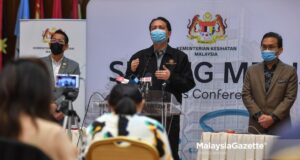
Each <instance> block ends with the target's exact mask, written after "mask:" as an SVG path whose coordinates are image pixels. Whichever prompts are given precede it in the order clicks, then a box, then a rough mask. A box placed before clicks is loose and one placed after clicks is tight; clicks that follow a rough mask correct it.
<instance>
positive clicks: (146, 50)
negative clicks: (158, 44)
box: [131, 46, 153, 59]
mask: <svg viewBox="0 0 300 160" xmlns="http://www.w3.org/2000/svg"><path fill="white" fill-rule="evenodd" d="M152 52H153V47H152V46H151V47H149V48H145V49H142V50H139V51H138V52H136V53H135V54H133V55H132V56H131V58H132V59H135V58H139V57H142V56H145V53H146V54H147V53H148V54H150V53H152Z"/></svg>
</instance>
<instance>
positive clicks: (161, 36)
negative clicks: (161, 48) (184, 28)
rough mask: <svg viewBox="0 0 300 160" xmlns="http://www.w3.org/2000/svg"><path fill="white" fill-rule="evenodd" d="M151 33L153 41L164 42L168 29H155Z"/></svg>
mask: <svg viewBox="0 0 300 160" xmlns="http://www.w3.org/2000/svg"><path fill="white" fill-rule="evenodd" d="M150 34H151V39H152V41H153V43H162V42H164V41H165V40H166V39H167V35H166V31H164V30H162V29H155V30H153V31H151V33H150Z"/></svg>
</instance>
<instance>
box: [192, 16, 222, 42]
mask: <svg viewBox="0 0 300 160" xmlns="http://www.w3.org/2000/svg"><path fill="white" fill-rule="evenodd" d="M187 28H188V30H189V34H188V38H189V39H191V40H196V41H197V42H198V43H199V44H200V43H206V44H213V43H216V41H217V40H224V39H225V38H226V37H227V36H226V31H225V30H226V28H227V24H226V19H225V20H224V21H223V18H222V16H221V15H219V14H216V15H215V18H214V19H213V18H212V14H211V13H210V12H206V13H204V15H203V19H201V17H200V15H195V16H194V18H193V20H192V21H191V20H190V19H189V24H188V26H187Z"/></svg>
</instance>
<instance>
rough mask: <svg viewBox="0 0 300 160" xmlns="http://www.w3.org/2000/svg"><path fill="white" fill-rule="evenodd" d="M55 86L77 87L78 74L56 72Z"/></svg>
mask: <svg viewBox="0 0 300 160" xmlns="http://www.w3.org/2000/svg"><path fill="white" fill-rule="evenodd" d="M55 87H56V88H73V89H75V88H79V75H76V74H57V75H56V77H55Z"/></svg>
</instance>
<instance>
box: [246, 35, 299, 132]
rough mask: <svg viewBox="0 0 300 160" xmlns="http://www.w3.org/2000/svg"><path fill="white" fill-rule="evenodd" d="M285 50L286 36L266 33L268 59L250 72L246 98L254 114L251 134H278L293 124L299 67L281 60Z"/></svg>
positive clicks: (265, 56)
mask: <svg viewBox="0 0 300 160" xmlns="http://www.w3.org/2000/svg"><path fill="white" fill-rule="evenodd" d="M282 51H283V48H282V37H281V36H280V35H279V34H277V33H274V32H269V33H266V34H265V35H264V36H263V38H262V41H261V56H262V58H263V60H264V61H263V62H261V63H258V64H255V65H252V66H251V67H249V68H248V70H247V72H246V76H245V78H244V85H243V91H242V99H243V102H244V105H245V106H246V108H247V109H248V111H249V115H250V117H249V128H248V131H249V132H250V133H254V134H272V135H277V134H278V133H279V132H280V131H279V129H280V128H281V126H283V125H284V128H287V127H288V126H291V118H290V109H291V107H292V105H293V103H294V102H295V100H296V97H297V90H298V78H297V72H296V69H295V68H294V67H293V66H290V65H287V64H285V63H283V62H282V61H281V60H280V59H279V55H280V54H281V53H282Z"/></svg>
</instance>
